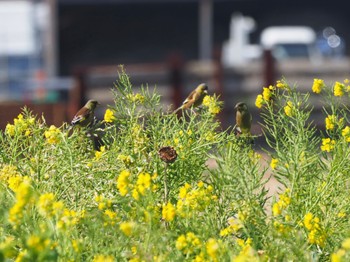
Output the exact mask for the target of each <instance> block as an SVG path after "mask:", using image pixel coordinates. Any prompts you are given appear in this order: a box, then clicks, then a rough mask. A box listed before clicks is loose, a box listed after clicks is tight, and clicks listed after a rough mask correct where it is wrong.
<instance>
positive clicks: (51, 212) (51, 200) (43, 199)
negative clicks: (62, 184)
mask: <svg viewBox="0 0 350 262" xmlns="http://www.w3.org/2000/svg"><path fill="white" fill-rule="evenodd" d="M63 207H64V204H63V202H62V201H56V200H55V196H54V194H53V193H46V194H42V195H41V196H40V197H39V200H38V202H37V208H38V211H39V213H40V214H41V215H42V216H43V217H46V218H52V217H54V216H57V215H60V214H61V213H62V211H63Z"/></svg>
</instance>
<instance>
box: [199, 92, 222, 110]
mask: <svg viewBox="0 0 350 262" xmlns="http://www.w3.org/2000/svg"><path fill="white" fill-rule="evenodd" d="M202 104H203V106H205V107H208V111H209V113H211V114H213V115H217V114H218V113H220V111H221V107H220V103H218V101H217V99H216V98H215V97H213V96H209V95H206V96H205V97H204V98H203V102H202Z"/></svg>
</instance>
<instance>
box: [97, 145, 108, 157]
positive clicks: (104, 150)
mask: <svg viewBox="0 0 350 262" xmlns="http://www.w3.org/2000/svg"><path fill="white" fill-rule="evenodd" d="M104 152H106V147H105V146H101V147H100V150H97V151H95V160H100V158H101V157H102V155H103V153H104Z"/></svg>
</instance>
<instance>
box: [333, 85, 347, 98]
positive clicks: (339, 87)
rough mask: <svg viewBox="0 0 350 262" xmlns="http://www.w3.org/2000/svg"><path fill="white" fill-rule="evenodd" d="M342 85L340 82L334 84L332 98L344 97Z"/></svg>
mask: <svg viewBox="0 0 350 262" xmlns="http://www.w3.org/2000/svg"><path fill="white" fill-rule="evenodd" d="M344 88H345V87H344V84H342V83H340V82H335V84H334V96H343V95H344Z"/></svg>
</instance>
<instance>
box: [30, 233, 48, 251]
mask: <svg viewBox="0 0 350 262" xmlns="http://www.w3.org/2000/svg"><path fill="white" fill-rule="evenodd" d="M27 247H28V249H29V250H31V251H34V253H40V252H43V251H44V250H45V249H50V247H51V241H50V239H46V238H43V237H40V236H37V235H31V236H30V237H29V238H28V239H27Z"/></svg>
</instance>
